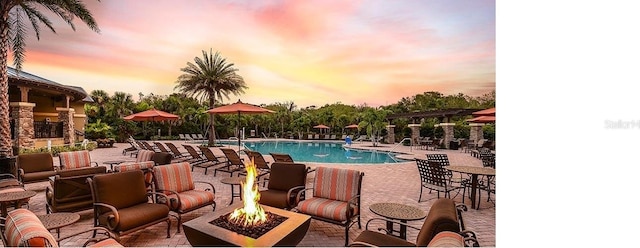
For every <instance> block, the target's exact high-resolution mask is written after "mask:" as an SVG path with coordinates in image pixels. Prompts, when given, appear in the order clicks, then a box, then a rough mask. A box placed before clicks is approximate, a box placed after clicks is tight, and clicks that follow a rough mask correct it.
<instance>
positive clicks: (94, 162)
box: [89, 161, 98, 167]
mask: <svg viewBox="0 0 640 248" xmlns="http://www.w3.org/2000/svg"><path fill="white" fill-rule="evenodd" d="M92 164H93V165H95V166H96V167H97V166H98V162H96V161H92V162H91V163H89V166H91V165H92Z"/></svg>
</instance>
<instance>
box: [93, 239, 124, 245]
mask: <svg viewBox="0 0 640 248" xmlns="http://www.w3.org/2000/svg"><path fill="white" fill-rule="evenodd" d="M87 247H124V246H122V245H121V244H120V243H118V241H116V240H115V239H105V240H102V241H100V242H98V243H95V244H93V245H90V246H87Z"/></svg>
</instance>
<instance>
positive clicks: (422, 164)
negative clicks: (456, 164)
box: [416, 158, 464, 202]
mask: <svg viewBox="0 0 640 248" xmlns="http://www.w3.org/2000/svg"><path fill="white" fill-rule="evenodd" d="M416 165H417V166H418V172H419V173H420V181H421V186H420V197H419V198H418V202H421V201H422V189H423V188H427V189H429V190H430V191H429V192H431V190H435V191H437V192H438V198H440V192H444V194H445V197H447V198H451V191H454V190H459V189H461V188H462V187H461V186H459V185H454V184H453V183H452V181H451V172H450V171H448V170H446V169H445V168H444V166H442V164H441V163H440V162H437V161H433V160H424V159H419V158H416ZM462 198H463V199H464V193H463V195H462Z"/></svg>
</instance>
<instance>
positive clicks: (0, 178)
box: [0, 173, 17, 180]
mask: <svg viewBox="0 0 640 248" xmlns="http://www.w3.org/2000/svg"><path fill="white" fill-rule="evenodd" d="M4 177H8V178H4ZM3 179H17V178H16V176H14V175H13V174H9V173H2V174H0V180H3Z"/></svg>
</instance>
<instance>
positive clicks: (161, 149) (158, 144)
mask: <svg viewBox="0 0 640 248" xmlns="http://www.w3.org/2000/svg"><path fill="white" fill-rule="evenodd" d="M153 145H155V146H156V147H157V148H158V150H160V152H166V153H171V151H169V148H167V147H165V146H164V144H162V143H160V142H153Z"/></svg>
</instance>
